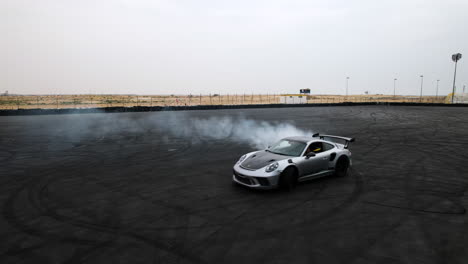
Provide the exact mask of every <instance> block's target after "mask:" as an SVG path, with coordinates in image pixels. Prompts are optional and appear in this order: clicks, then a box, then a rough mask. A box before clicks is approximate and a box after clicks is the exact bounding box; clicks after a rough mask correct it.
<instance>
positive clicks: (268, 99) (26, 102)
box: [0, 94, 451, 110]
mask: <svg viewBox="0 0 468 264" xmlns="http://www.w3.org/2000/svg"><path fill="white" fill-rule="evenodd" d="M281 96H284V95H277V94H208V95H38V96H35V95H8V96H0V110H1V109H9V110H14V109H64V108H79V109H81V108H106V107H139V106H149V107H152V106H169V107H170V106H199V105H259V104H279V103H280V97H281ZM303 97H305V100H302V102H301V103H303V104H334V103H346V102H350V103H365V102H369V103H371V102H376V103H378V102H382V103H384V102H395V103H396V102H399V103H424V104H428V103H434V104H441V103H442V104H443V103H451V101H450V100H448V99H450V98H448V97H447V96H422V97H420V96H388V95H352V96H343V95H303Z"/></svg>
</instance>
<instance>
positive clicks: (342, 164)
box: [335, 157, 349, 177]
mask: <svg viewBox="0 0 468 264" xmlns="http://www.w3.org/2000/svg"><path fill="white" fill-rule="evenodd" d="M348 168H349V159H348V158H346V157H342V158H339V159H338V161H337V162H336V166H335V176H336V177H345V176H346V175H347V174H348Z"/></svg>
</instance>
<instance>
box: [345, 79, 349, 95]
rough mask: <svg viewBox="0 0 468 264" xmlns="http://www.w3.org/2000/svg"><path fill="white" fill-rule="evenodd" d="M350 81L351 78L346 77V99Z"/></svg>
mask: <svg viewBox="0 0 468 264" xmlns="http://www.w3.org/2000/svg"><path fill="white" fill-rule="evenodd" d="M348 81H349V77H346V97H348Z"/></svg>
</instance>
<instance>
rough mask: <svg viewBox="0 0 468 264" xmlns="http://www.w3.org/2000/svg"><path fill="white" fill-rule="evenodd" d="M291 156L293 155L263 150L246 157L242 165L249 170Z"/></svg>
mask: <svg viewBox="0 0 468 264" xmlns="http://www.w3.org/2000/svg"><path fill="white" fill-rule="evenodd" d="M289 158H291V156H284V155H279V154H274V153H271V152H268V151H265V150H261V151H258V152H256V153H254V154H252V155H251V156H249V157H248V158H247V159H245V160H244V161H243V162H242V163H241V165H240V166H241V167H242V168H244V169H247V170H258V169H260V168H263V167H265V166H266V165H268V164H271V163H273V162H275V161H280V160H284V159H289Z"/></svg>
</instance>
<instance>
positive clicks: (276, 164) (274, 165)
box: [265, 162, 279, 172]
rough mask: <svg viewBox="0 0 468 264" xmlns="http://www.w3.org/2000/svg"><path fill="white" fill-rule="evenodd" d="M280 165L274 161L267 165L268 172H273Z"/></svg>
mask: <svg viewBox="0 0 468 264" xmlns="http://www.w3.org/2000/svg"><path fill="white" fill-rule="evenodd" d="M278 166H279V164H278V162H274V163H272V164H270V165H268V166H267V167H266V169H265V171H266V172H272V171H274V170H276V169H277V168H278Z"/></svg>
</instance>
